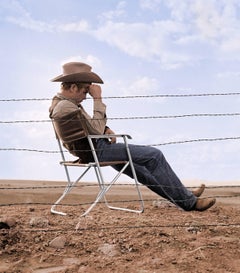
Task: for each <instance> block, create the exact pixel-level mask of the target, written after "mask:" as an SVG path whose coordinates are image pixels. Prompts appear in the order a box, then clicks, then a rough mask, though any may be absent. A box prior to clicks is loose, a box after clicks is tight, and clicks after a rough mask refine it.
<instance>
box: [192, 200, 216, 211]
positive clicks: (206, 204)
mask: <svg viewBox="0 0 240 273" xmlns="http://www.w3.org/2000/svg"><path fill="white" fill-rule="evenodd" d="M215 203H216V199H215V198H202V199H201V198H198V199H197V202H196V204H195V207H194V209H193V210H197V211H204V210H207V209H209V208H210V207H212V206H213V205H214V204H215Z"/></svg>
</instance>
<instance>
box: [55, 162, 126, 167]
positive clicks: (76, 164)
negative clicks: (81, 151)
mask: <svg viewBox="0 0 240 273" xmlns="http://www.w3.org/2000/svg"><path fill="white" fill-rule="evenodd" d="M127 162H128V161H103V162H99V165H100V167H106V166H113V165H119V164H126V163H127ZM60 164H61V165H65V166H78V167H88V166H96V165H97V163H95V162H89V163H79V161H61V162H60Z"/></svg>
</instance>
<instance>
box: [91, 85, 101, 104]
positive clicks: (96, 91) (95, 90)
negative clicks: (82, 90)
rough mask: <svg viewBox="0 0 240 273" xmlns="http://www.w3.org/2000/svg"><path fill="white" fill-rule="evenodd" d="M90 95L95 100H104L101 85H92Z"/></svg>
mask: <svg viewBox="0 0 240 273" xmlns="http://www.w3.org/2000/svg"><path fill="white" fill-rule="evenodd" d="M88 93H89V95H90V96H92V97H93V99H98V100H101V99H102V89H101V86H100V85H97V84H91V85H90V87H89V91H88Z"/></svg>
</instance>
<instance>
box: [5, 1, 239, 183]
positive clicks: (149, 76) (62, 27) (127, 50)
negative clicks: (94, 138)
mask: <svg viewBox="0 0 240 273" xmlns="http://www.w3.org/2000/svg"><path fill="white" fill-rule="evenodd" d="M239 26H240V2H239V1H238V0H208V1H205V0H182V1H179V0H152V1H150V0H131V1H117V0H116V1H114V0H111V1H110V0H88V1H81V0H48V1H46V0H42V1H36V0H35V1H34V0H19V1H17V0H13V1H12V0H0V35H1V45H0V57H1V79H2V81H1V96H0V97H1V98H0V99H1V100H4V99H20V98H27V99H30V98H31V99H32V98H37V99H42V98H47V99H50V98H51V97H52V96H53V95H54V94H55V93H56V92H58V90H59V84H58V83H52V82H50V79H51V78H53V77H55V76H57V75H59V74H61V72H62V71H61V65H62V64H63V63H65V62H68V61H83V62H87V63H89V64H90V65H91V66H92V67H93V71H95V72H96V73H98V74H99V75H100V76H101V77H102V78H103V79H104V85H103V86H102V88H103V96H105V97H111V96H117V97H126V96H153V97H149V98H129V99H126V98H122V99H121V98H118V99H113V98H112V99H111V98H106V99H105V100H104V101H105V103H106V104H107V111H108V117H109V126H110V127H111V128H112V129H113V130H114V131H115V132H116V133H123V132H124V133H125V132H126V133H129V134H130V135H131V136H132V137H133V141H132V142H134V143H137V144H146V145H151V144H160V143H166V142H171V141H184V140H191V139H202V138H207V139H212V138H228V137H239V136H240V128H239V116H227V117H226V116H223V117H189V118H168V119H167V118H166V119H159V118H152V119H151V118H147V119H117V118H119V117H156V116H165V115H167V116H171V115H184V114H204V113H211V114H214V113H223V114H224V113H238V112H239V103H240V96H239V95H234V96H206V97H183V98H182V97H181V98H166V97H163V98H159V97H154V95H161V94H178V95H181V94H201V93H229V92H239V91H240V90H239V86H240V68H239V64H240V27H239ZM49 104H50V101H49V100H37V101H17V102H16V101H10V102H6V101H0V105H1V110H0V111H1V118H0V120H1V121H16V120H47V119H48V107H49ZM83 105H84V106H85V107H86V109H88V110H89V111H91V110H92V109H91V101H90V100H87V101H85V102H84V104H83ZM114 118H115V119H114ZM0 130H1V135H0V148H2V149H4V148H17V149H20V148H24V149H35V150H49V151H55V150H57V145H56V141H55V139H54V134H53V131H52V128H51V124H50V123H48V122H37V123H13V124H9V123H1V124H0ZM157 148H160V149H161V150H162V151H163V153H164V154H165V156H166V158H167V159H168V161H169V163H170V164H171V166H172V167H173V169H174V170H175V172H176V173H177V174H178V176H179V177H180V178H181V179H182V180H183V181H186V183H190V182H188V181H192V180H194V181H197V182H198V181H207V183H209V184H214V183H215V184H219V183H224V184H227V183H231V184H232V183H235V184H239V181H240V179H239V177H240V171H239V166H238V163H239V159H240V156H239V154H240V141H239V140H225V141H211V142H210V141H209V142H194V143H186V144H175V145H173V144H172V145H164V146H157ZM0 157H1V158H0V159H1V177H0V178H1V179H34V180H35V179H41V180H63V179H64V178H65V177H64V173H63V169H62V168H61V167H60V166H58V163H57V162H58V159H59V155H58V154H54V153H40V152H23V151H22V152H21V151H3V150H0ZM106 175H108V173H106ZM89 179H91V177H89Z"/></svg>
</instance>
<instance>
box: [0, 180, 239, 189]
mask: <svg viewBox="0 0 240 273" xmlns="http://www.w3.org/2000/svg"><path fill="white" fill-rule="evenodd" d="M79 183H81V182H79ZM109 185H110V184H108V183H105V186H109ZM113 186H126V187H127V186H133V187H135V184H130V183H117V184H114V185H113ZM138 186H140V187H145V186H147V187H148V186H155V187H158V186H157V185H150V184H144V185H143V184H139V185H138ZM83 187H99V185H98V183H89V184H86V183H85V182H84V183H82V184H81V185H74V186H72V188H83ZM159 187H162V188H176V189H177V188H181V187H177V186H167V185H165V186H163V185H159ZM62 188H66V185H58V186H56V185H55V186H31V187H30V186H26V187H0V190H35V189H62ZM187 188H188V189H195V188H197V186H195V187H194V186H192V187H187ZM222 188H240V185H222V186H207V187H206V189H222Z"/></svg>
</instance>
